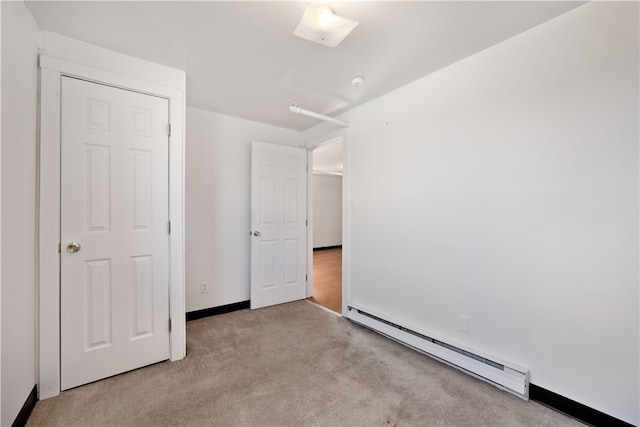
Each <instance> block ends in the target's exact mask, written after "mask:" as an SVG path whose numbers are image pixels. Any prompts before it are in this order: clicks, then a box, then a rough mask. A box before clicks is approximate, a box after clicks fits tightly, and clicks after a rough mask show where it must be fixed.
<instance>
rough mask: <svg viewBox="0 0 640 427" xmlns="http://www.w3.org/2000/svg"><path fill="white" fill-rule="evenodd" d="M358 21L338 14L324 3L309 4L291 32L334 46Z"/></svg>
mask: <svg viewBox="0 0 640 427" xmlns="http://www.w3.org/2000/svg"><path fill="white" fill-rule="evenodd" d="M357 25H358V23H357V22H356V21H352V20H350V19H347V18H343V17H342V16H338V15H336V14H335V13H334V12H333V9H332V8H331V7H330V6H328V5H326V4H309V5H308V6H307V8H306V9H305V10H304V14H303V15H302V19H300V22H299V23H298V26H297V27H296V29H295V30H294V31H293V34H294V35H296V36H298V37H300V38H303V39H305V40H309V41H312V42H315V43H319V44H321V45H324V46H329V47H336V46H338V45H339V44H340V43H341V42H342V40H344V39H345V37H347V36H348V35H349V33H350V32H351V30H353V29H354V28H355V27H356V26H357Z"/></svg>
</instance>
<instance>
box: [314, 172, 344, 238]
mask: <svg viewBox="0 0 640 427" xmlns="http://www.w3.org/2000/svg"><path fill="white" fill-rule="evenodd" d="M341 244H342V176H339V175H318V174H314V175H313V247H314V248H324V247H327V246H338V245H341Z"/></svg>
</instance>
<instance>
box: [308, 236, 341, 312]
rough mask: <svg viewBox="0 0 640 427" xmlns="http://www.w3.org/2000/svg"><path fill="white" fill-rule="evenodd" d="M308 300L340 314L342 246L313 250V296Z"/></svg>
mask: <svg viewBox="0 0 640 427" xmlns="http://www.w3.org/2000/svg"><path fill="white" fill-rule="evenodd" d="M309 300H310V301H313V302H315V303H317V304H320V305H321V306H323V307H326V308H328V309H329V310H333V311H335V312H336V313H339V314H342V247H338V248H332V249H321V250H314V251H313V296H312V297H311V298H309Z"/></svg>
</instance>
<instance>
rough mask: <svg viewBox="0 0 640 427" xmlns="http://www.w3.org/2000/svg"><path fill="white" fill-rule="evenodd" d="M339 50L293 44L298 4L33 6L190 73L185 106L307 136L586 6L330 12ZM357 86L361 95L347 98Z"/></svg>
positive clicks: (42, 18) (48, 25) (74, 31)
mask: <svg viewBox="0 0 640 427" xmlns="http://www.w3.org/2000/svg"><path fill="white" fill-rule="evenodd" d="M329 3H330V4H331V5H332V6H333V8H334V10H335V12H336V13H337V14H338V15H341V16H344V17H346V18H349V19H353V20H356V21H359V22H360V25H359V26H358V27H356V29H355V30H354V31H353V32H352V33H351V35H350V36H349V37H347V39H346V40H345V41H344V42H343V43H342V44H341V45H340V46H338V47H336V48H329V47H325V46H321V45H317V44H314V43H312V42H309V41H306V40H303V39H300V38H298V37H295V36H293V35H292V32H293V30H294V28H295V27H296V25H297V23H298V21H299V19H300V17H301V16H302V13H303V11H304V8H305V6H306V3H305V2H300V1H285V2H272V1H259V2H232V1H230V2H225V1H212V2H207V1H199V2H186V1H173V2H150V1H140V2H135V1H133V2H98V1H71V2H56V1H44V2H37V1H28V2H27V5H28V6H29V8H30V10H31V12H32V14H33V15H34V18H35V19H36V21H37V23H38V25H39V26H40V28H42V29H45V30H49V31H52V32H55V33H59V34H63V35H66V36H69V37H72V38H75V39H78V40H82V41H86V42H89V43H92V44H95V45H98V46H102V47H105V48H108V49H112V50H115V51H118V52H122V53H125V54H128V55H132V56H135V57H138V58H143V59H146V60H149V61H153V62H157V63H160V64H164V65H167V66H170V67H174V68H178V69H182V70H186V72H187V105H190V106H194V107H199V108H202V109H206V110H211V111H215V112H219V113H223V114H229V115H233V116H237V117H242V118H245V119H249V120H254V121H258V122H263V123H268V124H272V125H276V126H282V127H285V128H290V129H295V130H304V129H307V128H309V127H312V126H314V125H316V124H317V123H318V121H317V120H316V119H312V118H309V117H304V116H298V115H293V114H291V113H290V112H289V111H288V107H289V105H290V104H291V103H292V101H293V100H294V99H297V100H298V101H299V104H300V106H301V107H303V108H305V109H308V110H312V111H316V112H318V113H322V114H327V115H330V116H335V115H338V114H340V113H342V112H345V111H347V110H349V109H351V108H353V107H355V106H357V105H359V104H362V103H363V102H366V101H368V100H371V99H373V98H376V97H378V96H380V95H382V94H384V93H386V92H389V91H391V90H393V89H396V88H398V87H400V86H403V85H405V84H407V83H409V82H411V81H414V80H416V79H418V78H420V77H422V76H425V75H427V74H429V73H432V72H434V71H436V70H438V69H440V68H443V67H445V66H446V65H448V64H451V63H453V62H455V61H458V60H460V59H462V58H465V57H467V56H469V55H472V54H473V53H476V52H478V51H480V50H483V49H485V48H487V47H489V46H492V45H494V44H496V43H499V42H501V41H503V40H505V39H508V38H510V37H512V36H514V35H516V34H518V33H520V32H522V31H525V30H527V29H529V28H532V27H534V26H536V25H538V24H540V23H542V22H544V21H547V20H549V19H551V18H554V17H555V16H558V15H560V14H562V13H564V12H566V11H568V10H570V9H573V8H575V7H577V6H579V5H580V4H582V3H580V2H575V1H566V2H565V1H530V2H525V1H495V2H485V1H468V2H462V1H450V2H436V1H409V2H397V1H396V2H394V1H388V2H367V1H355V2H343V1H339V2H329ZM356 75H364V76H365V77H366V83H367V84H366V86H365V87H364V88H361V89H354V88H352V87H350V85H349V82H350V81H351V79H352V78H353V77H354V76H356Z"/></svg>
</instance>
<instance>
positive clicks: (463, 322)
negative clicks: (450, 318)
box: [458, 314, 471, 334]
mask: <svg viewBox="0 0 640 427" xmlns="http://www.w3.org/2000/svg"><path fill="white" fill-rule="evenodd" d="M470 320H471V319H470V318H469V316H465V315H464V314H460V315H458V330H459V331H460V332H464V333H465V334H468V333H469V321H470Z"/></svg>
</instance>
